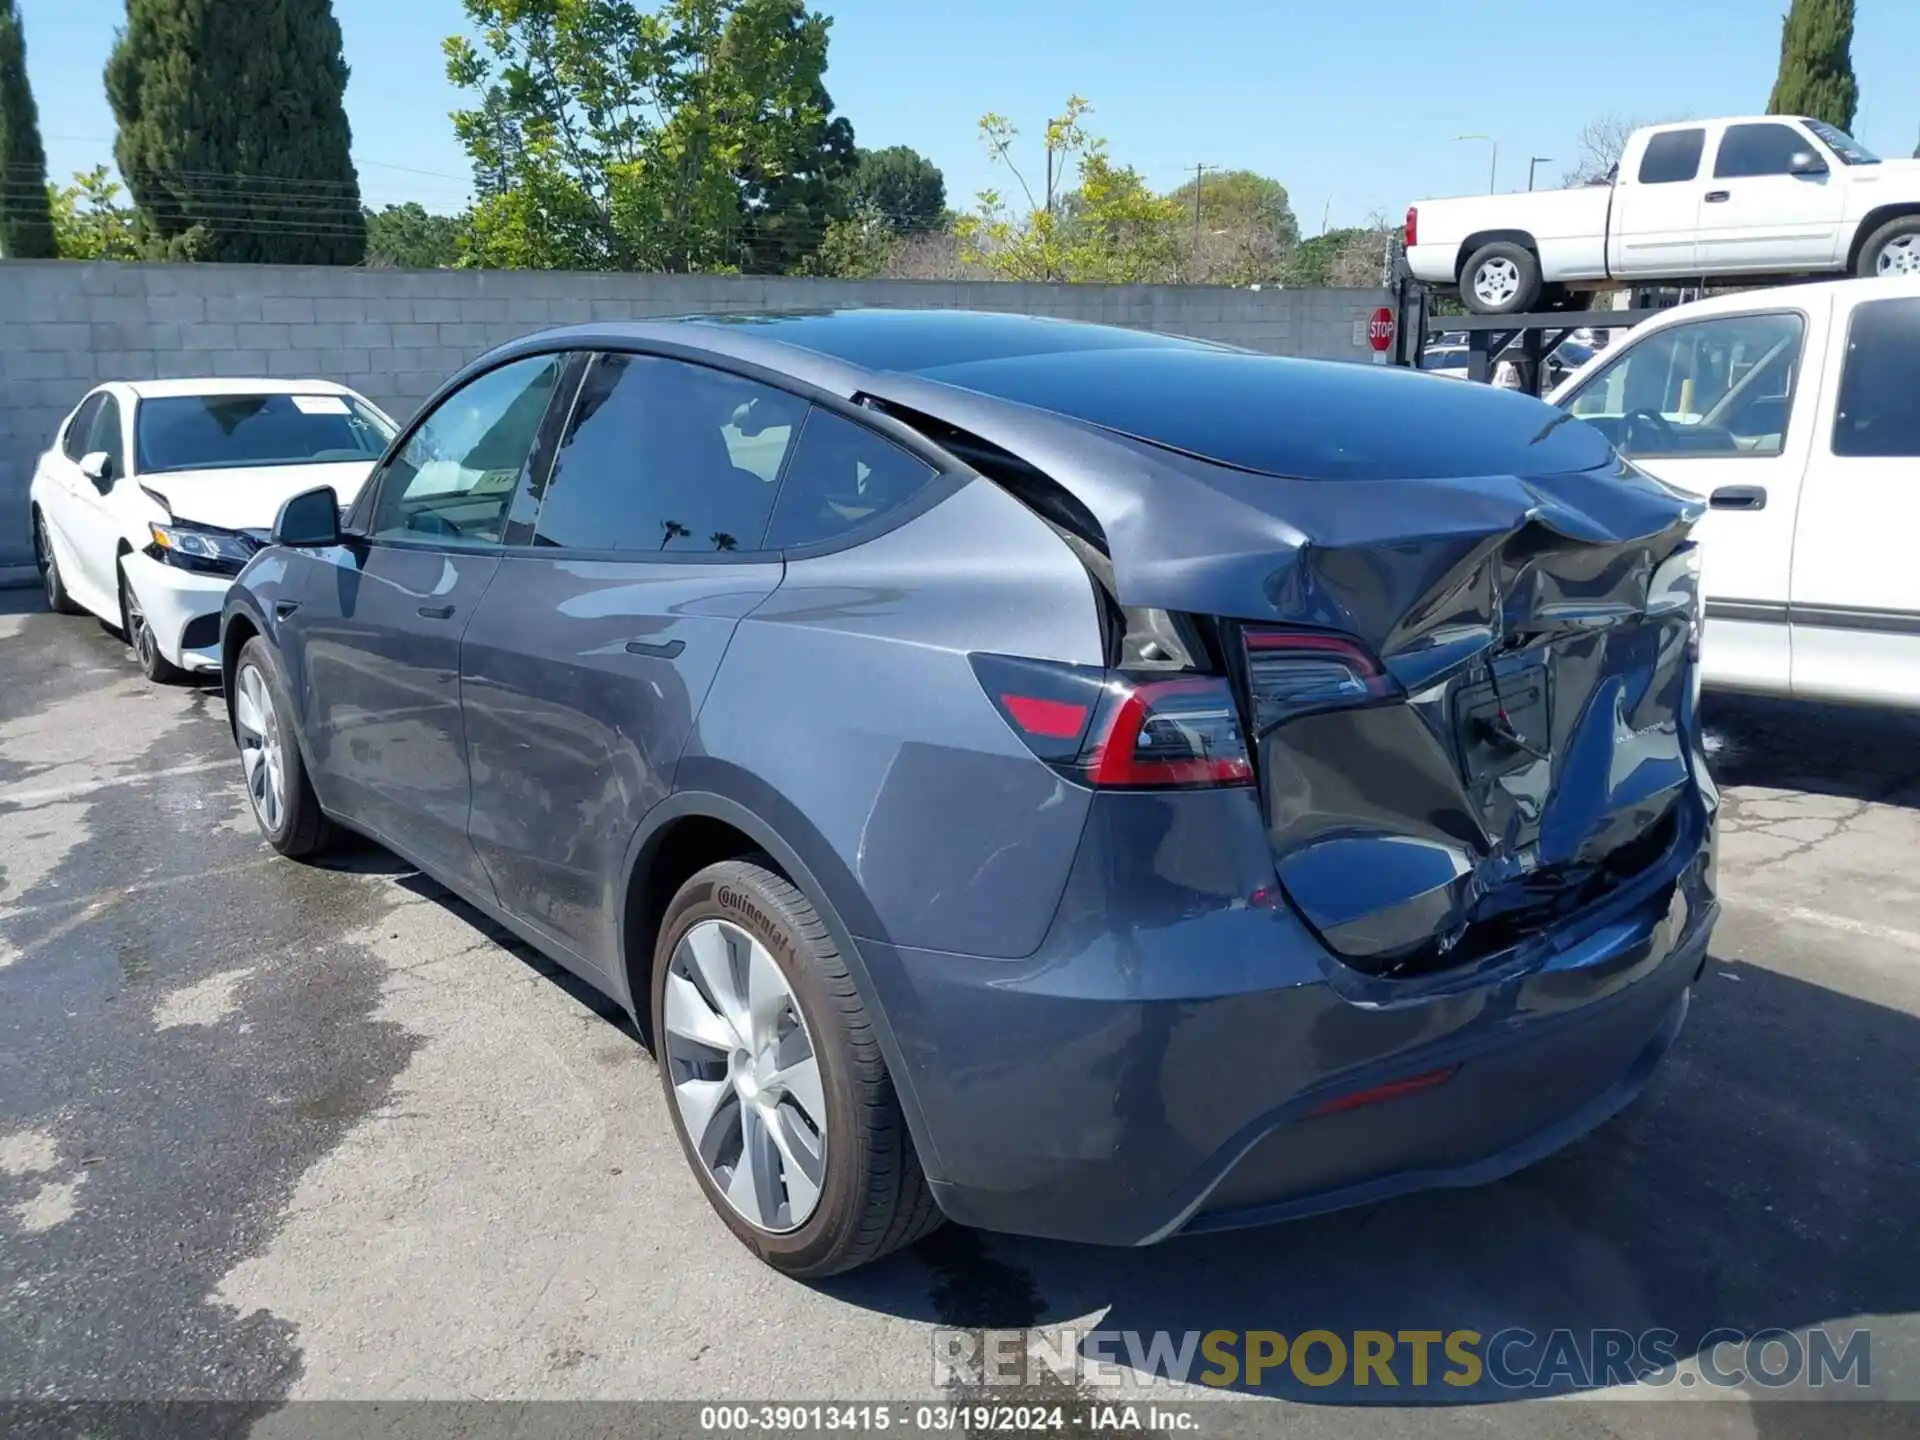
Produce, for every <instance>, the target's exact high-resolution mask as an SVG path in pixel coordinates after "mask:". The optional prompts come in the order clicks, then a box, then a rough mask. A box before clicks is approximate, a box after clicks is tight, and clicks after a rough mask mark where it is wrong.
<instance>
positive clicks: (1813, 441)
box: [1548, 275, 1920, 709]
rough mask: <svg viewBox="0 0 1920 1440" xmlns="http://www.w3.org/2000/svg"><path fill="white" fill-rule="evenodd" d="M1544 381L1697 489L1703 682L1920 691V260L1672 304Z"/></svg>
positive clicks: (1641, 461) (1800, 690)
mask: <svg viewBox="0 0 1920 1440" xmlns="http://www.w3.org/2000/svg"><path fill="white" fill-rule="evenodd" d="M1548 398H1549V399H1550V400H1551V401H1552V402H1553V403H1554V404H1555V405H1558V406H1560V407H1561V408H1562V409H1563V410H1566V411H1568V412H1570V413H1571V414H1573V415H1576V416H1578V417H1579V418H1580V419H1582V420H1584V421H1586V422H1587V423H1588V424H1590V425H1592V426H1594V427H1595V428H1596V429H1598V430H1600V431H1601V432H1602V433H1603V434H1605V435H1606V436H1607V438H1608V439H1610V440H1612V441H1613V443H1614V445H1615V446H1616V447H1617V448H1618V449H1619V450H1620V452H1621V453H1622V454H1624V455H1626V456H1627V457H1628V458H1629V459H1631V460H1632V461H1633V463H1634V464H1635V465H1637V466H1639V467H1640V468H1641V469H1643V470H1645V471H1647V472H1648V473H1649V474H1651V475H1654V476H1657V477H1658V478H1659V479H1661V480H1664V481H1666V482H1667V483H1668V484H1669V485H1673V486H1676V487H1678V488H1680V489H1682V490H1687V491H1690V492H1692V493H1694V494H1697V495H1700V496H1703V497H1705V498H1706V501H1707V504H1708V510H1707V514H1706V516H1705V517H1704V518H1703V519H1702V521H1701V522H1700V527H1699V530H1698V531H1697V532H1696V533H1697V534H1698V536H1699V538H1700V553H1701V559H1702V568H1701V588H1702V592H1703V594H1704V596H1705V599H1706V611H1707V621H1706V631H1705V633H1704V634H1703V635H1702V637H1701V649H1700V658H1701V670H1702V672H1703V678H1704V681H1705V683H1706V684H1707V685H1708V686H1710V687H1714V688H1720V689H1729V690H1748V691H1758V692H1761V693H1765V694H1772V695H1793V696H1800V697H1803V698H1818V699H1825V700H1844V701H1852V702H1855V703H1859V704H1869V705H1894V706H1900V707H1902V708H1906V709H1920V557H1917V556H1916V552H1915V543H1914V537H1915V536H1920V275H1916V276H1909V277H1904V278H1899V279H1889V280H1857V281H1849V282H1847V283H1845V284H1839V285H1793V286H1787V287H1784V288H1776V289H1773V290H1755V291H1747V292H1745V293H1743V294H1738V295H1723V296H1719V297H1717V298H1715V299H1712V300H1702V301H1700V302H1699V303H1697V304H1693V305H1681V306H1679V307H1677V308H1675V309H1673V310H1669V311H1666V312H1664V313H1662V314H1660V315H1658V316H1655V317H1654V318H1653V319H1651V320H1648V321H1647V322H1645V323H1644V324H1642V325H1641V326H1639V327H1638V328H1637V329H1635V330H1634V331H1632V333H1631V334H1629V335H1628V336H1627V337H1626V339H1625V340H1624V341H1618V342H1616V343H1615V344H1614V346H1613V347H1612V348H1611V349H1609V350H1606V351H1604V352H1602V353H1601V354H1600V355H1597V356H1595V357H1594V359H1593V360H1591V361H1590V362H1589V363H1588V364H1586V365H1585V366H1583V367H1582V368H1581V369H1580V370H1578V371H1576V372H1575V373H1574V375H1573V376H1572V377H1571V378H1570V379H1568V380H1567V382H1566V383H1565V384H1563V385H1562V386H1561V387H1560V388H1559V389H1557V390H1556V391H1554V392H1553V394H1552V395H1551V396H1550V397H1548Z"/></svg>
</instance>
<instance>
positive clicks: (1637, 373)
mask: <svg viewBox="0 0 1920 1440" xmlns="http://www.w3.org/2000/svg"><path fill="white" fill-rule="evenodd" d="M1804 328H1805V326H1804V323H1803V322H1802V320H1801V318H1800V316H1799V315H1798V314H1778V315H1736V316H1729V317H1728V318H1726V319H1724V320H1696V321H1693V322H1692V323H1691V324H1683V325H1671V326H1668V327H1667V328H1666V329H1664V330H1661V331H1658V332H1657V333H1655V334H1652V335H1648V336H1647V337H1646V338H1645V339H1643V340H1640V341H1638V342H1636V343H1634V344H1632V345H1629V346H1628V347H1627V348H1626V349H1625V350H1623V351H1621V352H1620V354H1619V355H1618V356H1617V357H1616V358H1615V359H1614V360H1613V361H1612V362H1611V363H1609V364H1608V365H1606V366H1604V367H1602V368H1601V369H1600V370H1598V371H1597V372H1595V373H1594V374H1593V375H1592V376H1591V377H1589V378H1588V380H1587V382H1586V383H1585V384H1584V385H1582V386H1581V387H1580V389H1579V390H1578V391H1577V392H1576V393H1575V394H1574V395H1573V396H1572V397H1571V398H1570V400H1568V401H1567V402H1566V404H1567V408H1568V409H1570V410H1571V411H1572V412H1573V413H1574V414H1575V415H1577V416H1579V417H1580V418H1581V419H1582V420H1585V421H1587V422H1588V423H1589V424H1591V425H1593V426H1594V428H1595V429H1597V430H1599V431H1600V432H1601V433H1602V434H1604V435H1605V436H1606V437H1607V438H1608V439H1609V440H1611V441H1612V442H1613V443H1614V445H1615V446H1617V447H1618V448H1619V450H1620V453H1621V454H1623V455H1626V456H1627V457H1629V458H1634V457H1647V456H1670V457H1689V456H1690V457H1693V458H1697V459H1707V458H1711V457H1715V456H1734V455H1778V454H1779V453H1780V452H1781V450H1782V449H1783V448H1784V447H1785V444H1786V438H1787V423H1788V419H1789V417H1790V415H1791V412H1792V409H1793V380H1794V374H1795V372H1796V371H1797V370H1798V369H1799V366H1800V343H1801V334H1802V331H1803V330H1804Z"/></svg>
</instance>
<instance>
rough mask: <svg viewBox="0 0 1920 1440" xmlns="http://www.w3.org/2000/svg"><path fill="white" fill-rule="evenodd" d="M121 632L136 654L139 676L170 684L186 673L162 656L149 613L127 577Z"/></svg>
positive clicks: (122, 594) (124, 579) (123, 583)
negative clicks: (141, 603) (142, 607)
mask: <svg viewBox="0 0 1920 1440" xmlns="http://www.w3.org/2000/svg"><path fill="white" fill-rule="evenodd" d="M120 633H121V634H123V635H125V636H126V637H127V645H128V646H129V647H130V648H131V649H132V651H133V658H134V661H135V663H136V664H138V665H139V666H140V673H141V674H142V675H144V676H146V677H147V679H149V680H151V681H153V682H154V683H155V684H159V685H170V684H172V683H173V682H174V681H176V680H178V679H179V678H180V677H181V676H182V675H184V674H186V671H184V670H182V669H181V668H180V667H179V666H178V665H175V664H174V663H173V662H172V661H171V660H169V659H167V657H166V656H165V655H162V654H161V653H160V639H159V637H158V636H157V635H155V634H154V633H153V626H151V625H149V624H148V623H147V614H146V611H145V610H143V609H141V607H140V597H139V595H138V594H136V593H135V591H134V588H133V585H132V583H131V582H130V581H129V580H128V579H127V577H126V576H125V575H124V574H123V575H122V576H121V577H120Z"/></svg>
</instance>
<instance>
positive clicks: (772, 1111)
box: [651, 860, 942, 1279]
mask: <svg viewBox="0 0 1920 1440" xmlns="http://www.w3.org/2000/svg"><path fill="white" fill-rule="evenodd" d="M651 1001H652V1015H653V1027H652V1028H653V1036H654V1041H655V1046H654V1049H655V1054H656V1056H657V1058H658V1061H659V1070H660V1083H661V1088H662V1089H663V1090H664V1091H665V1094H666V1099H667V1109H668V1110H669V1112H670V1113H671V1114H672V1116H673V1125H674V1131H675V1133H676V1134H678V1135H679V1137H680V1146H681V1149H682V1150H683V1151H684V1152H685V1154H686V1157H687V1163H688V1165H690V1166H691V1167H692V1169H693V1172H694V1176H695V1178H696V1179H697V1180H698V1181H699V1183H700V1188H701V1189H702V1190H704V1191H705V1192H706V1196H707V1200H708V1202H709V1203H710V1204H711V1205H712V1206H713V1208H714V1211H715V1213H717V1214H718V1215H719V1216H720V1218H721V1219H722V1220H723V1221H724V1222H725V1223H726V1225H727V1228H728V1229H730V1230H731V1231H733V1233H734V1235H735V1236H736V1237H737V1238H738V1239H739V1240H740V1242H741V1243H742V1244H744V1245H745V1246H746V1247H747V1248H748V1249H750V1250H752V1251H753V1252H754V1253H755V1254H757V1255H758V1256H759V1257H760V1258H761V1259H762V1260H764V1261H766V1262H767V1263H768V1264H769V1265H771V1266H773V1267H774V1268H775V1269H776V1270H780V1271H782V1272H783V1273H785V1274H788V1275H792V1276H795V1277H797V1278H801V1279H817V1278H820V1277H823V1276H827V1275H836V1274H839V1273H841V1272H842V1271H846V1270H851V1269H854V1268H855V1267H857V1266H860V1265H864V1264H866V1263H868V1262H869V1261H872V1260H876V1259H878V1258H879V1257H880V1256H882V1255H885V1254H887V1253H888V1252H890V1251H893V1250H896V1249H899V1248H900V1247H901V1246H903V1245H908V1244H911V1243H912V1242H913V1241H915V1240H917V1239H919V1238H920V1237H921V1236H923V1235H925V1234H927V1233H929V1232H930V1231H932V1230H934V1229H935V1228H936V1227H938V1226H939V1224H940V1223H941V1218H942V1217H941V1215H940V1211H939V1209H938V1207H937V1206H936V1205H935V1204H934V1202H933V1195H932V1192H931V1190H930V1189H929V1187H928V1185H927V1181H926V1177H925V1175H924V1174H923V1173H922V1172H921V1169H920V1162H919V1159H918V1157H917V1156H916V1155H915V1154H914V1150H913V1142H912V1140H911V1139H910V1138H909V1136H908V1134H907V1126H906V1119H905V1117H904V1116H903V1115H902V1114H901V1111H900V1102H899V1100H898V1098H897V1097H896V1096H895V1094H894V1090H893V1082H892V1079H891V1077H890V1076H889V1075H888V1073H887V1066H886V1062H885V1060H884V1059H883V1058H882V1057H881V1054H880V1046H879V1042H878V1041H877V1040H876V1039H875V1037H874V1033H873V1025H872V1022H871V1020H870V1019H869V1017H868V1015H867V1013H866V1008H865V1007H864V1006H863V1005H862V1004H861V1001H860V996H859V994H858V992H857V991H856V990H855V988H854V984H853V980H852V977H851V975H850V974H849V973H848V970H847V966H846V962H845V960H844V958H843V957H842V956H841V954H840V952H839V950H838V949H837V948H836V946H835V945H834V942H833V939H832V937H831V936H830V935H829V934H828V931H827V927H826V926H825V924H823V923H822V922H821V919H820V916H819V913H818V912H817V911H816V910H815V909H814V907H813V905H812V904H811V903H810V902H809V901H808V900H807V898H806V897H805V896H804V895H802V894H801V893H800V892H799V891H798V890H797V889H795V888H794V887H793V886H792V885H791V884H789V883H788V882H787V881H786V880H785V879H783V878H782V877H781V876H779V875H777V874H775V873H774V872H773V871H772V870H771V869H769V868H768V867H767V866H765V865H763V864H756V863H754V862H752V861H746V860H729V861H724V862H722V863H720V864H718V865H710V866H708V867H707V868H706V869H704V870H702V871H700V872H699V873H698V874H696V875H695V876H694V877H693V878H692V879H690V880H688V881H687V883H686V884H685V885H683V886H681V888H680V891H679V893H678V894H676V895H675V896H674V898H673V902H672V903H671V904H670V905H669V906H668V907H667V913H666V917H665V919H664V920H663V921H662V923H661V927H660V941H659V944H658V946H657V947H656V949H655V953H654V963H653V993H652V996H651Z"/></svg>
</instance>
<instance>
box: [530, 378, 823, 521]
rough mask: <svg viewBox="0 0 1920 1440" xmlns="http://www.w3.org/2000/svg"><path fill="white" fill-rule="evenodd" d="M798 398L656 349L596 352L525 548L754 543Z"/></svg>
mask: <svg viewBox="0 0 1920 1440" xmlns="http://www.w3.org/2000/svg"><path fill="white" fill-rule="evenodd" d="M806 413H807V402H806V401H804V400H801V399H799V398H797V397H795V396H792V395H788V394H786V393H784V392H782V391H779V390H775V389H773V388H771V387H770V386H766V385H761V384H759V383H757V382H756V381H752V380H748V379H745V378H744V377H742V376H739V375H730V374H728V373H726V372H725V371H722V370H712V369H709V368H707V367H705V366H702V365H691V364H687V363H686V362H684V361H680V360H668V359H665V358H663V357H661V356H657V355H622V354H606V355H599V356H596V357H595V358H594V361H593V364H592V366H591V367H590V368H589V369H588V371H587V374H586V378H585V379H584V380H583V381H582V382H581V385H580V396H579V399H578V400H576V401H575V403H574V407H573V418H572V419H571V420H570V421H569V423H568V426H567V433H566V434H565V436H564V437H563V438H562V439H561V442H560V449H559V452H558V454H557V455H556V456H555V459H554V467H553V477H552V479H551V480H549V481H548V483H547V487H546V498H545V499H544V501H543V502H542V503H541V506H540V519H539V522H538V524H537V525H536V527H535V530H534V544H536V545H556V546H563V547H565V548H568V549H573V550H632V551H636V552H640V553H643V554H645V553H652V554H661V553H665V554H688V553H697V554H713V553H715V552H720V551H753V550H759V549H762V548H764V547H763V539H762V537H763V536H764V535H765V533H766V529H767V517H768V516H769V515H770V514H771V513H772V510H773V497H774V491H775V487H776V486H777V485H778V483H779V477H780V471H781V468H782V466H783V465H784V464H785V462H786V458H787V451H788V449H789V448H790V447H791V445H792V443H793V437H794V435H795V434H796V433H798V430H799V426H800V422H801V421H802V420H803V419H804V418H805V416H806Z"/></svg>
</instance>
